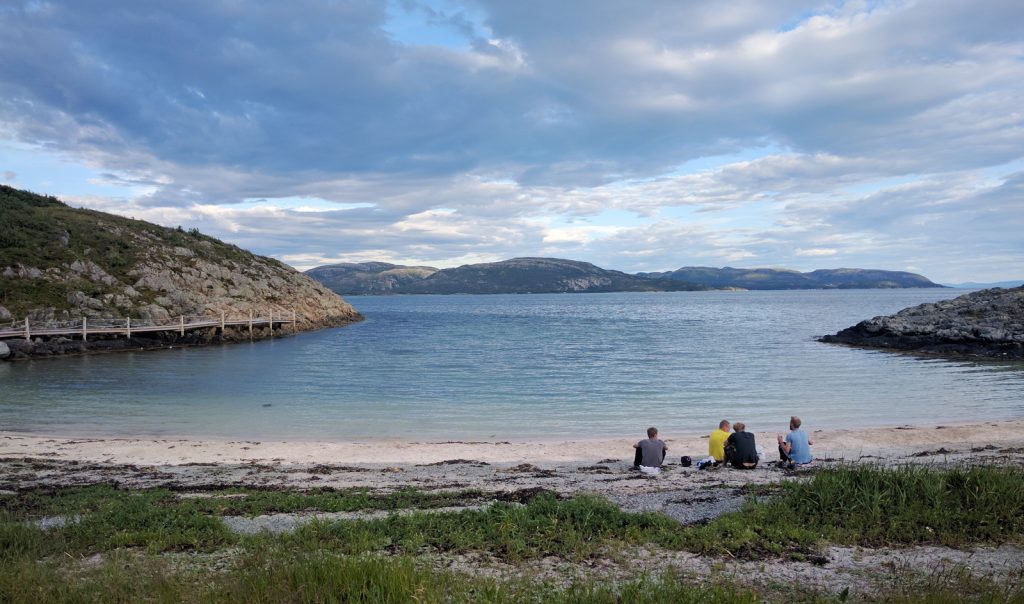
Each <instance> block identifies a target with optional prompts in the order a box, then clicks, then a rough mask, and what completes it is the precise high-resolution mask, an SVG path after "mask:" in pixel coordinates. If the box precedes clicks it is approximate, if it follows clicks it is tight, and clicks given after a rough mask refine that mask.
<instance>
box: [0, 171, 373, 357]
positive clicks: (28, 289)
mask: <svg viewBox="0 0 1024 604" xmlns="http://www.w3.org/2000/svg"><path fill="white" fill-rule="evenodd" d="M250 310H252V311H255V312H256V313H257V314H258V315H259V314H262V315H264V316H265V315H266V314H267V313H268V312H269V311H270V310H273V311H274V312H275V313H277V314H279V315H288V316H290V315H291V313H292V311H295V313H296V315H297V318H298V328H299V329H314V328H318V327H325V326H333V325H342V324H345V323H348V322H351V321H356V320H359V319H360V318H361V317H360V315H359V313H358V312H356V311H355V309H353V308H352V307H351V306H350V305H349V304H348V303H346V302H345V301H344V300H342V299H341V298H340V297H339V296H338V295H337V294H335V293H334V292H332V291H330V290H328V289H327V288H325V287H324V286H322V285H321V284H320V283H318V282H317V281H315V280H314V279H311V278H309V277H307V276H306V275H303V274H302V273H300V272H298V271H296V270H295V269H293V268H291V267H289V266H287V265H285V264H282V263H281V262H278V261H277V260H274V259H272V258H265V257H261V256H256V255H254V254H251V253H249V252H247V251H245V250H242V249H240V248H238V247H236V246H233V245H229V244H226V243H224V242H222V241H219V240H217V239H214V238H212V237H208V236H206V235H203V234H201V233H199V232H198V231H196V230H191V231H184V230H182V229H180V228H178V229H171V228H165V227H161V226H157V225H155V224H151V223H148V222H143V221H140V220H131V219H128V218H123V217H120V216H115V215H112V214H106V213H103V212H96V211H92V210H82V209H74V208H71V207H68V206H67V205H65V204H63V203H61V202H60V201H58V200H57V199H54V198H53V197H43V196H40V195H35V194H33V193H28V192H26V191H20V190H17V189H12V188H10V187H6V186H0V325H2V324H4V323H9V322H11V321H21V320H23V319H24V318H26V317H28V318H29V319H30V321H31V322H33V323H41V322H45V321H73V320H78V319H80V318H81V317H83V316H84V317H89V318H93V319H99V320H102V319H104V318H115V317H118V318H120V317H131V318H132V319H133V321H135V320H137V321H139V323H140V324H142V323H145V322H162V321H168V320H171V319H174V318H177V317H178V316H181V315H184V316H190V317H194V316H210V317H219V316H220V313H222V312H223V313H225V314H226V315H228V316H237V317H244V316H247V315H248V313H249V312H250ZM218 337H220V336H218Z"/></svg>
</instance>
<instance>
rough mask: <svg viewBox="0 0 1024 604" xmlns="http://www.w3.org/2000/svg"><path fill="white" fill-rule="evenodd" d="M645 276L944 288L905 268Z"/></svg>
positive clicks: (699, 270) (752, 285)
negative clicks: (896, 269)
mask: <svg viewBox="0 0 1024 604" xmlns="http://www.w3.org/2000/svg"><path fill="white" fill-rule="evenodd" d="M639 274H640V275H641V276H644V277H652V278H659V279H678V280H680V281H687V282H690V283H700V284H702V285H707V286H710V287H737V288H742V289H896V288H907V287H943V286H942V285H939V284H938V283H934V282H932V281H931V280H930V279H928V278H927V277H923V276H921V275H918V274H915V273H907V272H903V271H883V270H874V269H862V268H834V269H819V270H816V271H810V272H807V273H801V272H798V271H792V270H785V269H774V268H730V267H728V266H727V267H725V268H711V267H706V266H686V267H683V268H680V269H677V270H674V271H668V272H663V273H639Z"/></svg>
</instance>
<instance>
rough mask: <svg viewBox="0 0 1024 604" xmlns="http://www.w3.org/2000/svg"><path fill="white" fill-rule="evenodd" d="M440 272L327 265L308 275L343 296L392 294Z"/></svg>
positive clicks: (424, 268)
mask: <svg viewBox="0 0 1024 604" xmlns="http://www.w3.org/2000/svg"><path fill="white" fill-rule="evenodd" d="M436 272H437V269H436V268H434V267H432V266H400V265H397V264H388V263H387V262H360V263H351V262H343V263H341V264H327V265H324V266H318V267H316V268H311V269H309V270H308V271H306V274H307V275H309V276H310V277H312V278H314V279H316V280H317V281H319V282H320V283H323V284H324V285H326V286H327V287H328V288H329V289H330V290H331V291H334V292H336V293H338V294H341V295H343V296H344V295H378V294H393V293H397V292H398V291H400V290H401V289H402V286H404V285H406V284H408V283H412V282H414V281H419V280H420V279H423V278H425V277H429V276H430V275H432V274H434V273H436Z"/></svg>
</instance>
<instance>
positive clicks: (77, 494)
mask: <svg viewBox="0 0 1024 604" xmlns="http://www.w3.org/2000/svg"><path fill="white" fill-rule="evenodd" d="M204 494H205V495H209V496H204V497H179V495H178V493H176V492H174V491H171V490H168V489H159V488H158V489H144V490H134V491H126V490H123V489H118V488H115V487H112V486H110V485H93V486H87V487H69V488H62V489H34V490H26V491H23V492H21V493H18V494H16V495H15V496H9V497H6V498H3V499H0V511H4V512H7V513H10V514H15V515H17V516H19V517H23V518H41V517H43V516H55V515H85V514H90V513H93V512H95V511H96V510H98V509H101V508H104V507H107V506H113V505H117V504H118V502H122V501H124V500H125V499H126V498H128V497H138V498H142V499H144V500H145V501H147V502H148V503H149V505H153V506H158V507H161V508H164V509H172V508H173V509H177V510H190V511H194V512H197V513H202V514H216V515H222V516H257V515H260V514H273V513H286V512H299V511H318V512H352V511H359V510H384V511H387V510H400V509H407V508H417V509H431V508H440V507H446V506H452V505H457V504H463V503H467V502H476V501H481V500H484V499H486V497H485V496H484V494H483V493H482V492H481V491H479V490H465V491H441V492H426V491H419V490H415V489H402V490H398V491H394V492H391V493H370V492H369V491H367V490H365V489H350V490H331V489H311V490H304V491H300V490H268V489H245V488H228V489H222V490H218V491H214V492H205V493H204Z"/></svg>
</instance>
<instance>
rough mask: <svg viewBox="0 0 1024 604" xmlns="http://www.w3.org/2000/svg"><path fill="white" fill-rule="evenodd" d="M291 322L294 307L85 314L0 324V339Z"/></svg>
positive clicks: (180, 331)
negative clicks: (261, 312) (216, 313)
mask: <svg viewBox="0 0 1024 604" xmlns="http://www.w3.org/2000/svg"><path fill="white" fill-rule="evenodd" d="M295 323H296V317H295V312H294V311H292V312H291V313H290V314H286V313H280V314H275V313H274V312H273V311H271V312H270V313H269V314H268V316H265V317H259V316H254V315H253V313H251V312H250V313H249V316H248V317H245V318H237V317H230V318H229V317H226V316H224V313H221V316H220V318H215V317H184V316H183V317H178V319H177V320H175V321H169V322H166V323H153V322H140V321H139V320H138V319H136V322H135V323H134V324H133V323H132V320H131V318H130V317H128V318H124V319H94V320H93V321H92V323H91V324H90V321H89V320H88V319H87V318H85V317H83V318H82V319H81V320H79V321H74V322H60V323H38V324H34V325H33V324H32V323H31V322H30V321H29V320H28V319H25V321H24V322H23V323H16V324H8V325H6V326H0V340H2V339H11V338H24V339H26V340H31V339H32V338H33V337H36V336H39V337H42V336H66V337H76V336H78V337H81V338H82V339H83V340H88V339H89V336H91V335H115V336H117V335H123V336H125V337H128V338H130V337H132V334H137V333H152V332H158V331H176V332H178V333H179V334H180V335H182V336H184V335H185V332H186V331H190V330H193V329H203V328H208V327H215V328H218V329H220V330H221V331H224V328H225V327H244V328H247V329H248V330H249V333H250V334H251V333H252V330H253V328H254V327H263V326H266V325H270V326H271V332H273V326H274V325H280V326H284V325H291V326H292V329H293V331H294V327H295Z"/></svg>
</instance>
